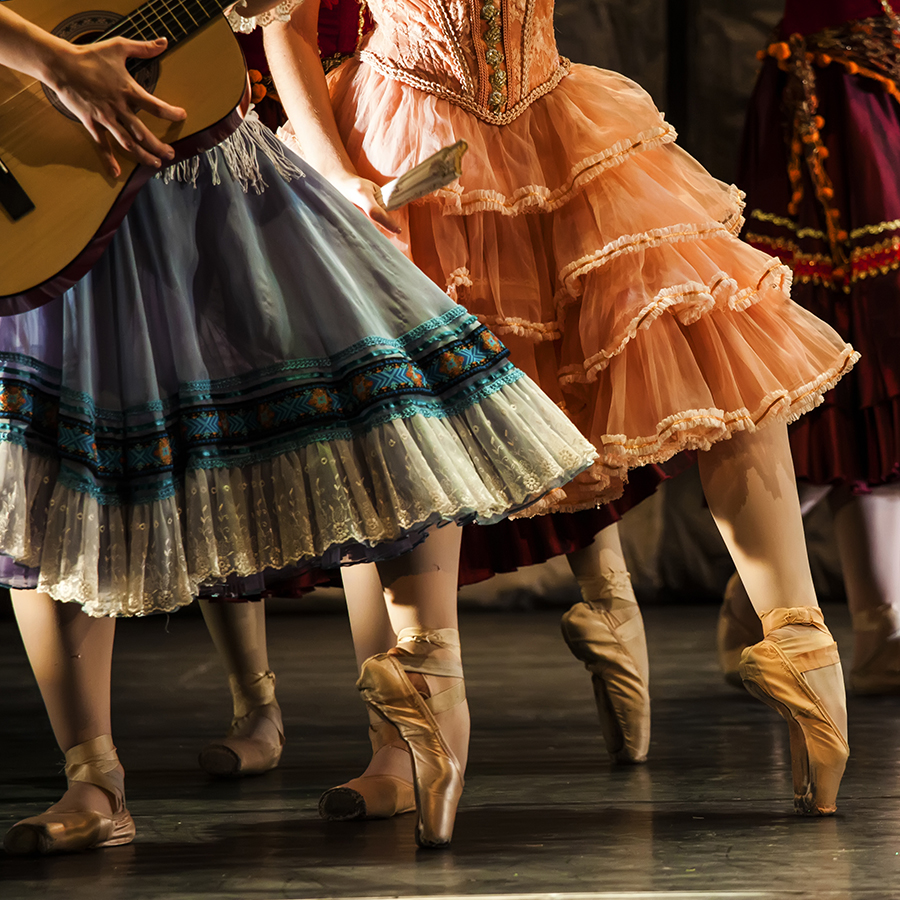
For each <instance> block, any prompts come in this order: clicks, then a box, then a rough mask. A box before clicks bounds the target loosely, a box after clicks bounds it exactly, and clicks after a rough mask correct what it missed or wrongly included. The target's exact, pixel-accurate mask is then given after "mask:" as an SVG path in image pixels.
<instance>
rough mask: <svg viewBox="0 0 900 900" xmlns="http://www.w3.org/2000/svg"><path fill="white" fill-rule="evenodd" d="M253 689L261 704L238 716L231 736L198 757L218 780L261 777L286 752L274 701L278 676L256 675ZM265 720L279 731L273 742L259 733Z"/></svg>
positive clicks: (278, 714)
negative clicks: (260, 726) (257, 732)
mask: <svg viewBox="0 0 900 900" xmlns="http://www.w3.org/2000/svg"><path fill="white" fill-rule="evenodd" d="M251 687H252V689H253V692H254V694H255V695H256V696H258V698H259V699H260V700H261V701H262V702H260V703H258V704H257V705H256V706H254V707H253V708H252V709H250V710H248V711H247V712H246V713H245V714H243V715H235V717H234V718H233V719H232V720H231V728H229V729H228V734H227V735H226V736H225V737H224V738H222V740H220V741H214V742H213V743H212V744H209V745H208V746H206V747H204V748H203V750H201V751H200V756H199V758H198V761H199V763H200V768H201V769H203V770H204V771H205V772H207V773H209V774H210V775H212V776H214V777H215V778H244V777H246V776H248V775H262V774H264V773H265V772H268V771H270V770H271V769H274V768H275V767H276V766H277V765H278V763H279V762H280V760H281V753H282V751H283V750H284V724H283V722H282V720H281V707H280V706H279V705H278V701H277V700H276V699H275V673H274V672H258V673H256V674H255V675H254V676H253V681H252V684H251ZM232 690H234V685H232ZM238 712H240V709H238ZM265 719H268V720H269V722H271V723H272V725H274V730H275V731H276V732H277V738H276V739H275V740H274V741H273V740H272V739H271V738H270V739H269V740H266V739H265V737H260V736H258V735H257V734H256V731H257V728H258V726H259V725H260V722H261V720H265ZM271 730H272V729H271V728H265V729H264V730H263V733H265V732H266V731H269V732H270V733H271Z"/></svg>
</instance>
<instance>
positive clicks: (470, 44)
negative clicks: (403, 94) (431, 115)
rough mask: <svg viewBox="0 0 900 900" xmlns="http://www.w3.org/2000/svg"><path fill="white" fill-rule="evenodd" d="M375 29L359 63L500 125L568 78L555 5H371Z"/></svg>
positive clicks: (438, 0) (418, 0)
mask: <svg viewBox="0 0 900 900" xmlns="http://www.w3.org/2000/svg"><path fill="white" fill-rule="evenodd" d="M368 6H369V10H370V12H371V14H372V18H373V20H374V22H375V29H374V30H373V31H372V32H371V33H370V34H369V35H368V36H367V37H366V38H365V39H364V41H363V43H362V46H361V49H360V52H359V56H360V59H362V60H364V61H365V62H366V63H367V64H369V65H371V66H373V67H374V68H376V69H377V70H378V71H380V72H381V73H382V74H384V75H386V76H387V77H389V78H393V79H396V80H398V81H402V82H403V83H405V84H408V85H410V86H411V87H414V88H418V89H419V90H423V91H428V92H429V93H432V94H436V95H437V96H439V97H442V98H444V99H446V100H449V101H450V102H451V103H455V104H456V105H457V106H460V107H462V108H463V109H466V110H467V111H469V112H471V113H473V114H474V115H476V116H478V117H479V118H480V119H483V120H484V121H485V122H489V123H491V124H494V125H505V124H507V123H509V122H511V121H512V120H513V119H515V118H516V116H518V115H519V114H520V113H521V112H522V111H524V110H525V109H526V108H527V107H528V106H529V105H530V104H531V103H532V102H533V101H535V100H536V99H537V98H538V97H541V96H543V95H544V94H546V93H547V92H548V91H551V90H552V89H553V88H554V87H556V85H557V84H558V83H559V80H560V79H561V78H562V77H563V75H565V73H566V71H567V69H568V66H569V61H568V60H566V59H563V58H561V57H560V56H559V54H558V53H557V50H556V40H555V37H554V33H553V0H369V3H368Z"/></svg>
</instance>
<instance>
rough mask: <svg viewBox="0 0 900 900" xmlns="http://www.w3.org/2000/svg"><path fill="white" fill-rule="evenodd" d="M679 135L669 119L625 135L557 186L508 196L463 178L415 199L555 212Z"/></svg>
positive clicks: (475, 208)
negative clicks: (473, 187)
mask: <svg viewBox="0 0 900 900" xmlns="http://www.w3.org/2000/svg"><path fill="white" fill-rule="evenodd" d="M677 138H678V134H677V132H676V131H675V129H674V128H673V127H672V126H671V125H669V123H668V122H663V123H662V125H659V126H656V127H654V128H650V129H647V130H646V131H642V132H640V134H638V135H637V136H635V137H633V138H625V139H623V140H621V141H618V142H617V143H615V144H613V145H612V146H611V147H608V148H607V149H605V150H603V151H602V152H600V153H597V154H595V155H594V156H590V157H588V158H587V159H583V160H582V161H581V162H580V163H578V164H577V165H575V166H573V167H572V170H571V172H570V173H569V177H568V179H567V181H566V183H565V184H564V185H562V186H561V187H558V188H556V189H555V190H551V189H550V188H549V187H547V186H545V185H540V184H529V185H526V186H524V187H521V188H519V189H518V190H517V191H516V192H515V193H514V194H513V195H512V196H507V195H505V194H502V193H500V192H499V191H491V190H475V191H466V189H465V188H464V187H463V186H462V185H461V184H460V183H459V182H456V183H455V184H452V185H450V186H448V187H445V188H441V189H440V190H439V191H436V192H435V193H433V194H429V195H428V196H427V197H423V198H422V199H420V200H417V201H415V202H416V203H420V204H424V203H440V204H442V206H443V209H442V212H443V214H444V215H445V216H470V215H474V214H475V213H480V212H499V213H500V214H501V215H504V216H518V215H522V214H523V213H544V212H553V211H554V210H557V209H559V208H560V207H562V206H565V204H566V203H568V201H569V198H570V197H571V196H572V195H573V194H575V193H577V192H578V191H580V190H581V189H582V188H583V187H584V186H585V185H587V184H590V182H592V181H593V180H594V179H595V178H598V177H599V176H600V175H601V174H602V173H603V172H605V171H607V170H608V169H613V168H615V167H616V166H620V165H622V164H623V163H625V162H627V160H628V159H629V158H630V157H632V156H633V155H634V154H635V153H643V152H646V151H647V150H653V149H655V148H656V147H661V146H663V145H664V144H671V143H673V142H674V141H676V140H677ZM732 191H733V192H734V194H736V195H739V196H740V197H742V196H743V195H742V194H741V193H740V191H738V189H737V188H735V187H734V186H732ZM737 230H740V228H739V227H738V229H736V231H737ZM735 233H736V232H735Z"/></svg>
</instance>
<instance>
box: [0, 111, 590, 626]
mask: <svg viewBox="0 0 900 900" xmlns="http://www.w3.org/2000/svg"><path fill="white" fill-rule="evenodd" d="M594 455H595V452H594V450H593V448H592V447H591V446H590V445H589V444H588V443H587V442H586V441H585V440H584V439H583V438H582V437H581V435H580V434H579V433H578V431H577V430H576V429H575V428H574V427H573V426H572V425H571V424H570V423H569V422H568V420H567V419H566V418H565V416H564V415H563V414H562V413H561V412H560V411H559V410H558V409H557V407H556V406H555V405H554V404H553V403H552V402H551V401H550V400H549V399H548V398H547V397H545V396H544V395H543V394H542V393H541V391H540V390H539V389H538V388H537V387H536V386H535V385H534V384H533V383H532V382H531V381H530V380H529V379H528V378H527V377H526V376H524V375H523V374H522V373H521V372H520V371H519V370H517V369H516V368H515V367H513V366H512V365H511V364H510V363H509V361H508V359H507V351H506V349H505V348H504V346H503V345H502V344H501V343H500V341H499V340H497V338H496V337H494V335H492V334H491V333H490V332H489V331H488V330H487V329H486V328H484V327H483V326H482V325H480V324H479V323H478V321H477V320H476V319H475V318H474V317H473V316H471V315H469V314H468V313H467V312H466V311H465V309H463V308H462V307H461V306H458V305H456V304H455V303H454V302H452V301H451V300H450V299H449V298H448V297H447V296H446V295H445V294H444V293H442V292H441V291H440V290H439V289H437V288H436V287H435V286H434V285H433V284H432V282H431V281H430V280H429V279H428V278H427V277H426V276H425V275H423V274H422V273H420V272H419V271H418V269H416V268H415V266H413V265H412V264H411V263H410V262H409V261H408V260H406V259H405V258H404V257H403V256H402V255H401V254H400V253H399V252H397V251H396V250H394V248H393V247H392V246H391V245H390V244H389V242H388V241H387V240H385V239H383V238H382V237H381V236H380V235H379V234H377V233H376V231H375V229H374V228H373V227H372V226H371V225H370V223H369V222H368V221H367V220H366V219H365V217H364V216H363V215H362V214H361V213H360V212H359V211H358V210H356V209H355V208H353V207H351V206H350V205H349V204H348V203H347V202H346V201H345V200H344V199H343V198H342V197H341V196H340V195H338V194H337V192H336V191H335V190H334V189H333V188H331V187H330V186H329V185H328V184H327V182H325V181H324V180H323V179H321V178H319V177H318V176H317V175H316V174H315V172H313V171H311V170H310V169H308V168H306V167H305V165H303V164H301V162H300V161H299V160H298V159H296V158H295V157H292V156H290V155H288V152H287V151H285V150H284V149H283V148H281V147H280V146H278V145H276V144H275V143H274V139H273V138H271V137H270V136H269V134H268V133H267V132H266V131H265V130H264V129H263V128H262V126H261V125H259V124H258V123H257V122H254V121H248V122H247V123H245V124H244V125H243V126H242V128H241V129H240V130H239V131H238V133H237V134H236V135H234V136H233V137H232V138H230V139H229V140H228V141H227V142H225V144H223V145H220V146H219V147H218V148H216V149H214V150H213V151H210V152H209V153H207V154H204V155H202V156H201V157H195V158H194V159H193V160H190V161H188V162H187V163H182V164H179V166H178V167H176V168H174V169H172V170H169V171H167V172H166V173H164V176H162V177H159V178H157V179H154V180H153V181H151V182H150V183H149V184H148V185H147V186H146V187H145V188H144V189H143V190H142V191H141V193H140V194H139V196H138V198H137V200H136V202H135V204H134V206H133V207H132V209H131V210H130V211H129V213H128V215H127V216H126V218H125V220H124V222H123V224H122V226H121V228H120V229H119V231H118V233H117V234H116V236H115V238H114V239H113V241H112V243H111V244H110V245H109V247H108V248H107V250H106V252H105V253H104V255H103V257H102V258H101V259H100V261H99V262H98V263H97V264H96V266H95V267H94V268H93V270H92V271H91V272H90V273H89V274H88V275H87V276H86V277H85V278H84V279H82V280H81V281H80V282H79V283H78V284H77V285H76V286H75V287H74V288H72V289H71V290H69V291H67V292H66V293H65V294H64V295H63V296H61V297H59V298H57V299H56V300H54V301H52V302H50V303H48V304H46V305H45V306H43V307H41V308H39V309H36V310H33V311H31V312H28V313H23V314H21V315H18V316H13V317H9V318H6V319H3V320H0V584H5V585H7V586H10V587H20V588H24V587H36V588H38V589H39V590H42V591H46V592H48V593H49V594H50V595H51V596H53V597H55V598H56V599H58V600H66V601H75V602H78V603H80V604H81V605H82V606H83V608H84V610H85V611H86V612H88V613H89V614H91V615H141V614H146V613H150V612H154V611H161V610H171V609H175V608H177V607H179V606H181V605H184V604H186V603H189V602H190V601H191V600H192V599H193V598H194V597H195V596H197V595H198V593H200V592H201V591H202V590H203V589H204V587H207V588H208V587H209V586H211V585H217V584H221V583H223V582H228V581H229V580H231V581H234V580H235V579H241V578H253V577H255V576H259V575H260V573H267V572H268V573H271V572H277V571H285V570H288V571H292V572H296V571H298V569H302V568H303V567H304V566H309V565H322V564H325V565H328V564H331V565H335V564H338V563H347V562H353V561H358V560H362V559H369V558H373V557H377V556H383V555H387V554H390V553H396V552H399V551H401V550H403V549H407V548H408V547H409V546H411V544H412V543H414V542H415V540H417V539H418V537H419V536H421V534H422V533H423V532H424V530H425V529H427V528H428V527H430V526H432V525H435V524H440V523H443V522H451V521H456V522H463V521H479V522H484V523H490V522H495V521H498V520H500V519H502V518H503V517H504V516H506V515H508V514H509V513H510V512H512V511H514V510H516V509H519V508H522V507H523V506H525V505H527V504H529V503H530V502H533V501H534V500H535V499H537V498H538V497H540V496H542V495H544V494H546V493H547V492H548V491H551V490H553V489H554V488H556V487H558V486H561V485H563V484H565V483H566V482H567V481H569V480H571V479H572V478H573V477H574V476H576V475H577V474H578V473H579V472H581V471H583V470H584V469H585V468H587V467H588V466H589V465H590V463H591V461H592V459H593V458H594Z"/></svg>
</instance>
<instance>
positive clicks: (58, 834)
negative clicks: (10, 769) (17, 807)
mask: <svg viewBox="0 0 900 900" xmlns="http://www.w3.org/2000/svg"><path fill="white" fill-rule="evenodd" d="M118 765H119V757H118V756H116V748H115V747H114V746H113V742H112V737H110V735H108V734H103V735H100V737H96V738H92V739H91V740H89V741H85V742H84V743H83V744H78V745H77V746H75V747H72V748H71V749H70V750H69V751H68V752H67V753H66V779H67V781H68V783H69V784H70V785H71V784H72V783H73V782H79V781H80V782H85V783H87V784H93V785H96V786H97V787H99V788H102V789H103V790H104V791H106V793H107V794H109V796H110V797H111V798H112V801H113V814H112V815H111V816H108V815H105V814H104V813H101V812H97V811H96V810H84V811H83V812H81V811H79V812H54V811H50V812H45V813H42V814H41V815H39V816H32V817H31V818H30V819H22V821H21V822H16V824H15V825H13V827H12V828H10V829H9V831H7V832H6V837H5V838H4V839H3V848H4V849H5V850H6V852H7V853H9V854H12V855H14V856H32V855H44V854H47V853H76V852H78V851H79V850H93V849H96V848H100V847H116V846H118V845H120V844H129V843H131V841H133V840H134V820H133V819H132V818H131V814H130V813H129V812H128V810H127V809H126V808H125V790H124V789H125V779H124V777H123V776H122V773H121V772H119V771H118Z"/></svg>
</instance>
